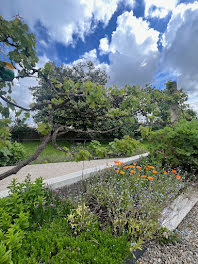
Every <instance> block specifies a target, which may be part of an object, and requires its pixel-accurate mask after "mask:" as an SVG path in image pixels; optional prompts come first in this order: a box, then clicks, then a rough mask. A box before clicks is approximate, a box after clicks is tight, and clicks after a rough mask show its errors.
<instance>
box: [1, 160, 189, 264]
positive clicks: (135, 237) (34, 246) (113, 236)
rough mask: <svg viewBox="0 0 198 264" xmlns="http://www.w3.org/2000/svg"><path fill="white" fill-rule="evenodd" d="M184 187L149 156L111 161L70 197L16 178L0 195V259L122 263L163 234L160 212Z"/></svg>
mask: <svg viewBox="0 0 198 264" xmlns="http://www.w3.org/2000/svg"><path fill="white" fill-rule="evenodd" d="M184 187H185V184H184V182H183V181H182V175H181V174H180V175H178V174H177V173H176V172H175V171H172V170H170V171H162V170H159V169H158V168H157V167H155V166H151V165H150V164H148V161H144V162H142V163H141V164H139V163H138V164H136V163H133V164H130V165H126V164H122V163H121V162H119V161H115V167H110V168H109V169H107V170H106V171H105V172H103V173H100V174H98V175H96V176H94V177H92V178H89V179H87V180H86V181H83V182H81V183H79V184H78V191H77V192H73V193H72V195H70V196H69V197H68V196H66V197H63V194H64V190H62V191H61V192H60V191H55V192H52V191H51V190H50V189H46V188H45V187H44V185H43V183H42V179H37V180H36V182H35V183H34V184H33V183H31V182H30V180H29V179H27V180H26V181H25V182H24V183H22V184H19V183H16V181H14V182H13V183H12V185H11V186H10V191H11V194H10V196H9V197H7V198H2V199H0V230H1V231H0V237H1V244H0V263H12V262H11V260H12V261H13V263H125V262H126V259H127V258H128V257H130V256H131V254H133V252H134V251H135V250H136V249H138V248H141V245H142V244H143V243H144V242H146V241H147V240H149V239H152V238H157V237H158V238H159V237H160V236H161V235H162V234H163V232H164V229H162V228H161V227H160V226H159V224H158V218H159V215H160V213H161V211H162V209H163V208H164V206H166V204H167V203H168V202H169V201H170V200H172V199H174V198H175V197H176V196H177V195H178V193H179V192H180V191H181V190H182V189H183V188H184ZM74 198H75V199H74ZM2 260H4V262H3V261H2Z"/></svg>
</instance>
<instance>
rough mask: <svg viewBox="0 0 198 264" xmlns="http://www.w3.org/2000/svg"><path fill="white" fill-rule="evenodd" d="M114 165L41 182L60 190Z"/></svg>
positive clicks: (141, 155) (6, 193)
mask: <svg viewBox="0 0 198 264" xmlns="http://www.w3.org/2000/svg"><path fill="white" fill-rule="evenodd" d="M148 155H149V153H144V154H140V155H136V156H132V157H129V158H115V159H117V160H119V161H121V162H126V163H127V162H131V161H137V160H139V159H140V158H142V157H147V156H148ZM113 165H115V163H114V162H109V163H108V165H100V166H97V167H94V168H89V169H85V170H80V171H77V172H73V173H69V174H65V175H63V176H60V177H55V178H51V179H48V180H44V181H43V182H44V183H45V184H46V185H47V186H49V187H50V188H52V190H54V189H57V188H61V187H64V186H68V185H71V184H73V183H76V182H78V181H80V180H82V179H83V180H84V179H87V178H89V177H90V176H92V175H93V174H94V173H97V172H99V171H101V170H104V169H107V168H109V167H111V166H113ZM8 195H9V193H8V190H5V191H2V192H0V198H2V197H6V196H8Z"/></svg>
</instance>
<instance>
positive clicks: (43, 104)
mask: <svg viewBox="0 0 198 264" xmlns="http://www.w3.org/2000/svg"><path fill="white" fill-rule="evenodd" d="M0 98H1V99H2V100H4V101H5V102H6V103H8V104H10V105H13V106H15V107H18V108H20V109H22V110H25V111H34V110H36V109H39V108H41V107H43V106H45V105H49V104H50V103H51V101H48V102H45V103H40V104H35V105H34V106H33V107H32V108H26V107H23V106H20V105H18V104H15V103H13V102H11V101H10V100H8V99H7V98H6V97H4V96H3V95H0Z"/></svg>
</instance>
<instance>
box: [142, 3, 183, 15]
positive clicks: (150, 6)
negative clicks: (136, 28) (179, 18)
mask: <svg viewBox="0 0 198 264" xmlns="http://www.w3.org/2000/svg"><path fill="white" fill-rule="evenodd" d="M144 1H145V16H146V17H148V16H150V17H158V18H164V17H166V16H167V15H168V13H169V12H170V11H173V10H174V9H175V7H176V5H177V2H178V0H144Z"/></svg>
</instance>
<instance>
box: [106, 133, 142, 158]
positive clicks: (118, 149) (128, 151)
mask: <svg viewBox="0 0 198 264" xmlns="http://www.w3.org/2000/svg"><path fill="white" fill-rule="evenodd" d="M109 149H110V152H112V153H114V154H116V155H117V156H124V155H126V156H131V155H133V154H134V153H136V152H137V150H139V151H140V150H142V149H144V147H143V146H142V145H141V143H140V142H139V141H137V140H135V139H132V138H130V137H129V136H124V137H123V139H120V140H119V139H117V138H116V139H114V141H112V142H110V143H109Z"/></svg>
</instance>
